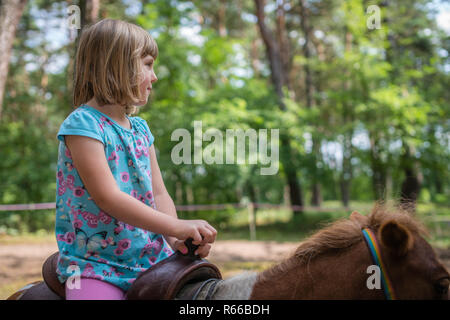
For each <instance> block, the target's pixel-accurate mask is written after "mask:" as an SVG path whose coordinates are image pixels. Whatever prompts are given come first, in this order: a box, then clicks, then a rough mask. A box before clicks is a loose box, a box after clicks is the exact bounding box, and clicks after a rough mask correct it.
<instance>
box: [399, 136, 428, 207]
mask: <svg viewBox="0 0 450 320" xmlns="http://www.w3.org/2000/svg"><path fill="white" fill-rule="evenodd" d="M411 149H412V148H410V147H409V146H408V145H405V146H404V152H403V155H402V159H401V161H400V164H401V167H402V170H403V172H404V173H405V178H404V180H403V182H402V187H401V194H400V205H401V206H408V207H409V208H410V209H412V210H415V203H416V202H417V198H418V197H419V192H420V188H421V186H422V180H423V179H422V174H421V172H420V170H419V166H418V164H417V161H416V160H415V159H414V157H413V156H412V153H413V151H414V150H411Z"/></svg>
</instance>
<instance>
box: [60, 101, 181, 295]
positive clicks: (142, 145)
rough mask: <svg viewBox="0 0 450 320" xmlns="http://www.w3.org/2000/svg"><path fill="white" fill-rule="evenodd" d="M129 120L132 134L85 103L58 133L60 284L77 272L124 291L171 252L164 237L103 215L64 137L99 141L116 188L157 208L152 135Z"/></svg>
mask: <svg viewBox="0 0 450 320" xmlns="http://www.w3.org/2000/svg"><path fill="white" fill-rule="evenodd" d="M127 118H128V120H129V121H130V124H131V127H132V128H131V130H129V129H127V128H124V127H122V126H120V125H119V124H118V123H117V122H116V121H114V120H113V119H111V118H110V117H108V116H107V115H105V114H103V113H102V112H100V111H98V110H97V109H94V108H93V107H90V106H88V105H86V104H84V105H82V106H80V107H78V108H77V109H75V110H74V111H73V112H72V113H71V114H70V115H69V116H68V117H67V118H66V119H65V120H64V122H63V123H62V125H61V127H60V129H59V132H58V135H57V137H58V139H59V140H60V143H59V149H58V167H57V177H56V178H57V192H56V226H55V231H56V239H57V243H58V247H59V254H60V256H59V260H58V269H57V273H58V278H59V280H60V281H61V282H65V281H66V280H67V279H68V277H70V276H74V272H76V271H79V273H80V275H81V277H85V278H94V279H99V280H104V281H106V282H109V283H111V284H113V285H116V286H118V287H120V288H121V289H123V290H125V291H126V290H128V289H129V287H130V285H131V284H132V283H133V281H134V280H135V279H136V277H137V276H138V275H139V273H141V272H143V271H145V270H147V269H148V268H150V267H151V266H152V265H154V264H155V263H157V262H159V261H161V260H163V259H165V258H167V257H168V256H170V255H171V254H172V253H173V251H172V249H171V248H170V246H169V245H168V244H167V242H166V241H165V239H164V237H163V236H162V235H160V234H155V233H153V232H150V231H147V230H143V229H140V228H137V227H134V226H131V225H128V224H126V223H123V222H121V221H119V220H117V219H115V218H113V217H112V216H110V215H109V214H108V212H104V211H102V209H100V208H99V207H98V206H97V205H96V204H95V201H94V200H93V199H92V198H91V196H90V195H89V192H88V191H87V190H86V188H85V186H84V184H83V181H82V180H81V179H80V176H79V175H78V172H77V168H76V167H75V166H74V164H73V162H72V157H71V154H70V151H69V149H68V148H67V147H66V144H65V140H64V136H65V135H79V136H86V137H90V138H93V139H96V140H98V141H100V142H101V143H103V145H104V150H105V157H106V160H107V161H108V165H109V168H110V169H111V172H112V174H113V176H114V178H115V180H116V183H117V185H118V186H119V188H120V190H122V191H123V192H125V193H127V194H129V195H131V196H132V197H134V198H136V199H138V200H139V201H142V202H143V203H145V204H146V205H148V206H151V207H153V208H154V209H156V207H155V202H154V198H153V193H152V175H151V167H150V158H149V147H150V146H151V145H152V143H153V141H154V137H153V135H152V133H151V131H150V129H149V127H148V125H147V122H146V121H145V120H144V119H142V118H140V117H127ZM104 187H105V188H106V189H107V188H108V186H106V185H105V186H104ZM77 267H78V268H77Z"/></svg>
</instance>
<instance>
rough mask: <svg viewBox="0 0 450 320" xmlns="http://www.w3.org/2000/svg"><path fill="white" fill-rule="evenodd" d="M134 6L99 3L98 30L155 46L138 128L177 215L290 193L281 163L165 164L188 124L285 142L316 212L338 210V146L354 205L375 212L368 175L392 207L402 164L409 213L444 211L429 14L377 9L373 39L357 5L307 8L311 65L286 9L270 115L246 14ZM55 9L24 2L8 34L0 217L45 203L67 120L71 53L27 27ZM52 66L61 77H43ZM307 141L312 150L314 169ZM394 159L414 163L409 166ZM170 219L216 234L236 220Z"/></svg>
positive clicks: (161, 4) (264, 68)
mask: <svg viewBox="0 0 450 320" xmlns="http://www.w3.org/2000/svg"><path fill="white" fill-rule="evenodd" d="M144 3H145V5H144V6H143V7H142V8H141V7H139V11H140V13H139V14H132V15H130V14H129V13H126V12H127V9H128V6H132V5H136V3H134V4H133V3H131V2H124V3H122V2H121V3H120V4H116V3H115V2H111V1H102V2H101V10H100V11H101V15H102V17H110V18H115V19H124V20H127V21H132V22H135V23H137V24H139V25H140V26H142V27H143V28H145V29H146V30H148V31H149V32H150V34H151V35H152V36H153V37H154V38H155V40H156V42H157V44H158V48H159V55H158V57H157V59H156V61H155V72H156V74H157V76H158V81H157V82H156V83H155V84H154V86H153V88H154V90H153V92H152V96H151V101H150V102H149V104H148V105H147V106H145V107H142V108H141V109H140V111H139V113H138V115H139V116H141V117H143V118H144V119H146V120H147V122H148V123H149V126H150V129H151V130H152V133H153V134H154V136H155V137H156V139H155V146H156V149H157V155H158V161H159V165H160V168H161V170H162V174H163V178H164V181H165V184H166V187H167V189H168V191H169V193H170V195H171V196H172V197H173V198H174V201H175V203H176V204H180V205H181V204H220V203H239V202H241V200H242V199H244V198H247V199H250V200H251V201H256V202H267V203H283V202H284V201H285V199H286V195H287V194H288V190H287V189H286V167H283V165H282V164H281V163H280V168H279V171H278V173H277V174H276V175H273V176H262V175H260V174H259V170H260V168H261V167H262V165H261V164H260V163H258V164H248V163H247V164H245V165H237V164H229V165H207V164H205V163H203V164H200V165H198V164H181V165H175V164H174V163H173V161H172V160H171V152H172V149H173V147H174V146H175V145H176V144H177V143H178V142H177V141H171V134H172V132H173V131H174V130H176V129H178V128H185V129H187V130H188V131H189V132H190V133H191V136H192V137H193V130H194V128H193V122H194V121H202V124H203V132H204V131H205V130H206V129H208V128H217V129H218V130H220V131H221V132H222V133H225V131H226V129H243V130H247V129H255V130H259V129H269V130H270V129H279V130H280V136H286V137H288V138H289V139H290V141H291V148H293V154H294V157H293V158H292V159H290V162H289V165H290V166H292V167H293V168H295V169H296V171H297V174H298V178H299V180H300V182H301V185H302V188H303V193H304V197H305V200H306V201H305V204H309V199H311V196H312V188H313V187H314V185H315V184H316V183H317V182H318V183H319V184H320V186H321V194H322V197H323V199H324V200H335V201H338V200H340V199H341V198H342V196H341V193H342V191H341V180H342V177H343V176H344V172H343V170H344V169H343V164H342V162H343V161H342V158H343V145H344V142H345V140H346V139H348V138H349V137H350V141H351V147H350V149H349V150H346V152H348V153H349V154H350V156H349V159H350V161H351V164H352V174H351V192H350V198H351V200H352V202H354V201H358V200H360V201H373V200H375V199H376V198H377V196H378V194H377V190H374V189H376V186H374V185H375V184H376V183H378V182H377V181H375V176H377V175H381V176H383V174H385V175H386V177H385V181H384V182H383V184H382V186H381V189H383V190H386V189H388V191H389V193H390V194H389V195H388V197H389V198H392V197H397V196H398V195H399V193H400V189H401V186H402V182H403V181H404V179H405V163H406V164H409V163H413V164H414V165H416V166H417V167H418V168H419V173H420V174H419V175H420V176H421V177H422V193H421V194H420V198H419V199H420V201H423V202H431V203H440V204H445V205H447V206H448V205H449V201H448V199H449V198H450V197H449V196H450V191H449V181H450V176H449V172H450V167H449V163H450V161H449V159H450V154H449V151H450V150H449V136H450V135H449V121H448V114H449V111H450V110H449V106H450V103H449V95H450V93H449V91H448V87H449V86H448V84H449V82H450V81H449V80H450V78H449V77H450V75H449V73H448V63H449V60H448V59H449V54H448V52H449V50H450V47H449V41H448V34H445V32H443V31H442V30H440V29H439V28H438V27H437V26H436V25H435V22H434V20H433V12H432V11H431V9H430V8H429V7H428V6H426V4H427V1H424V0H415V1H413V3H410V2H405V1H403V2H402V1H390V2H389V3H388V5H389V6H387V7H383V6H381V5H380V6H381V15H382V17H383V19H382V21H381V23H382V28H381V29H376V30H369V29H367V27H366V20H367V14H366V6H367V2H366V1H361V0H351V1H344V0H339V1H307V5H308V12H309V14H310V16H309V19H310V25H311V28H312V32H311V35H310V36H311V44H310V45H311V49H313V50H312V52H313V53H314V54H312V56H311V57H310V58H309V59H307V58H306V57H305V55H304V52H303V47H302V43H303V42H302V40H304V35H303V34H302V32H301V30H302V29H301V25H300V22H299V14H298V12H299V11H298V10H299V8H298V3H292V6H293V8H292V10H289V12H287V13H286V16H285V18H286V28H287V30H285V31H286V34H287V35H288V39H289V45H290V50H291V51H290V56H289V57H288V58H289V59H290V61H291V70H290V74H289V77H290V79H291V82H292V88H290V89H289V90H288V89H287V88H286V87H285V88H283V90H284V92H285V99H284V101H283V102H284V104H285V106H286V109H285V110H281V109H280V107H279V101H278V97H277V95H276V93H275V91H274V88H273V85H272V83H271V78H270V65H269V62H268V60H267V56H266V50H265V48H264V43H263V41H261V39H260V34H259V32H258V30H257V27H256V28H255V25H256V23H255V21H254V20H252V19H253V18H254V14H255V12H254V4H253V1H229V2H223V1H207V2H206V1H193V2H190V1H180V0H177V1H164V0H154V1H145V2H144ZM223 6H224V7H223ZM64 8H65V6H64V2H57V4H55V5H52V3H51V2H49V1H38V2H29V4H28V5H27V9H26V10H25V13H24V16H23V17H22V20H21V24H20V25H19V29H18V31H17V39H16V41H15V43H14V48H13V58H12V59H11V63H10V70H9V75H8V78H7V85H6V90H5V99H4V102H3V110H4V114H3V117H2V119H1V121H0V158H1V161H0V204H12V203H31V202H51V201H54V199H55V188H56V184H55V180H56V179H55V169H56V160H57V146H58V141H57V140H56V133H57V131H58V128H59V125H60V124H61V122H62V121H63V119H64V118H65V117H66V116H67V114H68V113H69V112H70V111H71V101H72V97H71V92H70V85H69V84H70V82H71V79H70V73H69V70H70V67H69V66H70V64H71V63H73V56H74V48H73V44H72V43H65V44H61V45H60V46H59V47H56V48H55V47H53V46H51V45H50V42H51V41H50V40H49V39H48V33H49V32H50V31H48V30H49V29H48V26H46V25H45V26H42V25H41V24H38V23H37V22H36V21H37V17H38V16H41V15H42V16H43V19H46V18H47V19H48V20H49V21H50V20H52V19H53V17H54V16H63V15H64V12H63V10H64ZM223 8H225V18H224V20H220V17H219V14H218V12H219V11H220V10H219V9H223ZM267 11H268V12H267V20H268V25H269V26H272V27H273V25H275V21H274V19H273V18H274V17H275V16H276V12H275V10H274V7H270V6H267ZM37 12H38V13H37ZM133 12H136V10H134V11H133ZM41 18H42V17H41ZM223 30H225V31H226V32H225V33H224V31H223ZM321 34H322V35H321ZM45 35H47V37H44V36H45ZM67 58H69V59H67ZM56 62H58V63H61V62H62V65H63V66H62V67H61V68H59V69H58V70H56V71H54V70H53V71H50V69H49V66H54V65H55V64H56ZM306 66H308V67H309V68H310V70H311V75H312V86H313V88H314V90H313V100H314V101H313V105H312V106H311V107H310V108H307V107H306V101H305V94H304V93H305V67H306ZM313 140H314V141H315V142H316V143H319V144H320V146H319V150H320V152H319V153H320V155H319V157H317V154H315V153H314V151H313V150H312V147H311V144H312V141H313ZM208 144H209V143H208V142H203V147H206V146H207V145H208ZM246 148H247V150H248V144H247V145H246ZM406 150H412V151H411V152H410V154H409V155H408V156H407V157H405V154H406ZM192 152H193V151H192ZM284 155H285V150H284V149H280V157H284ZM285 165H286V164H285ZM381 180H382V179H381ZM381 180H380V181H381ZM388 180H389V183H388ZM180 215H181V216H182V217H186V218H189V217H192V218H204V219H206V220H208V221H212V223H213V224H217V225H221V226H226V225H229V224H232V218H233V216H234V215H235V214H234V211H233V210H219V211H207V212H200V211H199V212H180ZM50 216H51V213H50V212H49V213H44V214H42V213H37V212H30V213H23V212H17V213H3V212H0V226H2V227H3V228H7V229H8V230H20V231H32V230H38V229H41V228H45V226H46V225H51V223H52V221H51V218H50Z"/></svg>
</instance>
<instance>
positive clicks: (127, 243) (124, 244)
mask: <svg viewBox="0 0 450 320" xmlns="http://www.w3.org/2000/svg"><path fill="white" fill-rule="evenodd" d="M130 247H131V240H130V239H122V240H120V241H119V243H118V244H117V248H116V249H115V250H114V254H115V255H117V256H121V255H123V253H124V251H125V250H128V249H129V248H130Z"/></svg>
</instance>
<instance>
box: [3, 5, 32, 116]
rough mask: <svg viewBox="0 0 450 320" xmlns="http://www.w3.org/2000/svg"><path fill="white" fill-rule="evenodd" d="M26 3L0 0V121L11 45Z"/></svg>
mask: <svg viewBox="0 0 450 320" xmlns="http://www.w3.org/2000/svg"><path fill="white" fill-rule="evenodd" d="M26 3H27V1H26V0H3V1H0V121H1V119H2V111H3V98H4V95H5V86H6V79H7V77H8V70H9V60H10V57H11V51H12V46H13V43H14V39H15V37H16V30H17V26H18V25H19V21H20V18H21V17H22V14H23V11H24V9H25V5H26Z"/></svg>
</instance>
